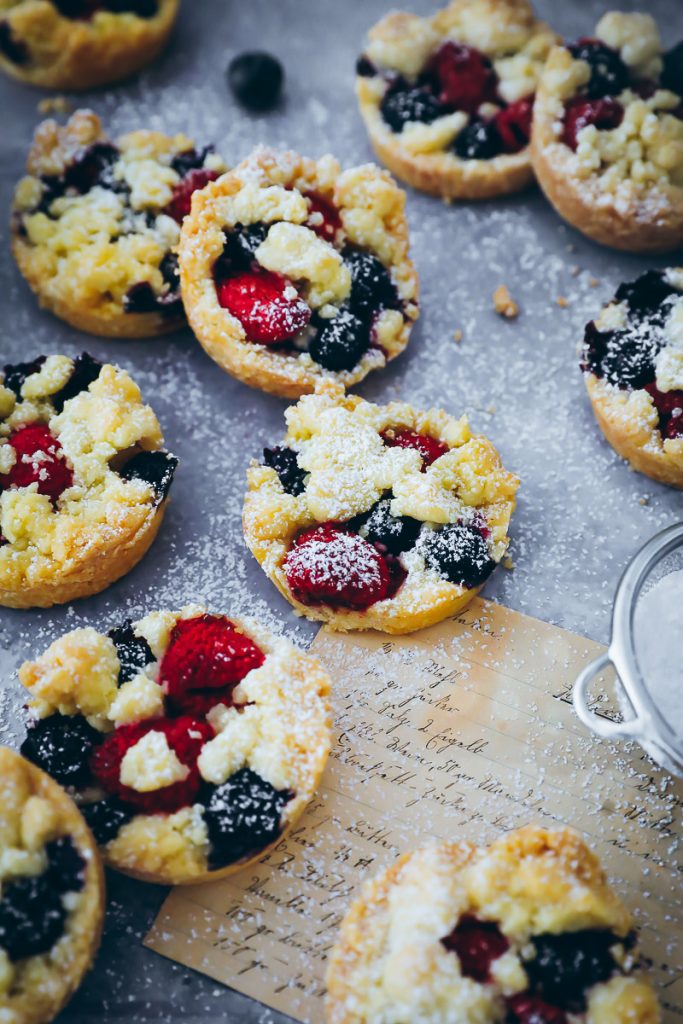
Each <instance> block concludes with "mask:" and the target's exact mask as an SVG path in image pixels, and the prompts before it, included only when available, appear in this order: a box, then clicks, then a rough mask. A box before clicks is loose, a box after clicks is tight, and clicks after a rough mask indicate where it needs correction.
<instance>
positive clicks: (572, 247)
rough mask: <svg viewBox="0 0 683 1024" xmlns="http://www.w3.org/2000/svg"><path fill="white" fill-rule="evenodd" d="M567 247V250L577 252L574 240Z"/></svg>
mask: <svg viewBox="0 0 683 1024" xmlns="http://www.w3.org/2000/svg"><path fill="white" fill-rule="evenodd" d="M566 249H567V252H576V246H575V245H574V243H573V242H570V243H569V245H567V246H566Z"/></svg>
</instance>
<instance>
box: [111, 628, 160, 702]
mask: <svg viewBox="0 0 683 1024" xmlns="http://www.w3.org/2000/svg"><path fill="white" fill-rule="evenodd" d="M107 636H108V637H109V639H110V640H113V642H114V647H115V648H116V653H117V655H118V658H119V662H120V664H121V668H120V669H119V686H121V685H122V684H123V683H127V682H128V680H129V679H132V678H133V676H136V675H137V674H138V672H142V670H143V668H144V667H145V665H149V664H151V662H153V661H154V654H153V653H152V649H151V648H150V646H149V644H148V643H147V641H146V640H145V638H144V636H138V635H137V634H136V633H135V632H134V631H133V624H132V622H131V620H130V619H126V621H125V622H124V623H123V625H122V626H116V627H115V628H114V629H110V630H109V632H108V633H107Z"/></svg>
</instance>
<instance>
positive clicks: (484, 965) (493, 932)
mask: <svg viewBox="0 0 683 1024" xmlns="http://www.w3.org/2000/svg"><path fill="white" fill-rule="evenodd" d="M441 942H442V944H443V945H444V946H445V947H446V949H448V950H449V951H450V952H451V953H455V954H456V956H457V957H458V960H459V961H460V970H461V971H462V974H463V977H465V978H472V979H473V980H474V981H478V982H480V984H482V985H483V984H484V983H485V982H487V981H490V980H491V964H492V963H493V962H494V960H497V959H498V958H499V957H501V956H502V955H503V953H507V951H508V949H509V948H510V943H509V942H508V940H507V939H506V938H505V936H504V935H503V933H502V932H501V930H500V928H499V927H498V925H497V924H496V923H495V921H480V920H479V919H478V918H476V917H470V916H467V917H463V918H461V919H460V921H459V922H458V923H457V925H456V926H455V928H454V929H453V931H452V932H451V933H450V935H446V936H445V938H443V939H442V940H441Z"/></svg>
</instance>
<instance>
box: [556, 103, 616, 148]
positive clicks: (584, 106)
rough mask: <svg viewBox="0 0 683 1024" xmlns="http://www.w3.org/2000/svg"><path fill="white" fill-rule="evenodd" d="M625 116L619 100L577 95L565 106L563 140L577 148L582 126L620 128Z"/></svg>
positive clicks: (570, 146)
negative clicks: (588, 97) (588, 98)
mask: <svg viewBox="0 0 683 1024" xmlns="http://www.w3.org/2000/svg"><path fill="white" fill-rule="evenodd" d="M623 116H624V108H623V107H622V105H621V103H619V101H618V100H614V99H611V98H610V97H606V98H605V99H598V100H586V99H584V98H583V97H582V96H577V97H575V98H574V99H573V100H570V102H569V103H568V104H567V106H566V107H565V112H564V126H563V129H562V141H563V142H564V144H565V146H569V148H570V149H573V150H576V147H577V145H578V134H579V132H580V131H581V129H582V128H585V127H586V126H587V125H589V124H594V125H595V127H596V128H598V129H599V130H601V131H603V130H604V131H606V130H607V129H610V128H618V127H619V125H620V124H621V122H622V119H623Z"/></svg>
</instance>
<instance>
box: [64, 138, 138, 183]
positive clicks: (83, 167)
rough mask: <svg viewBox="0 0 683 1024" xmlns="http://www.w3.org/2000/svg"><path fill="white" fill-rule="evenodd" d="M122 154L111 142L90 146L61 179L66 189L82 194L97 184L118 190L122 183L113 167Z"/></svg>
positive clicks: (96, 143)
mask: <svg viewBox="0 0 683 1024" xmlns="http://www.w3.org/2000/svg"><path fill="white" fill-rule="evenodd" d="M120 155H121V154H120V152H119V150H118V149H117V147H116V146H114V145H113V144H112V143H111V142H95V143H93V145H92V146H88V148H87V149H84V150H82V152H81V153H80V154H79V156H78V157H77V158H76V159H75V160H74V161H73V162H72V163H71V164H70V165H69V167H67V169H66V170H65V172H64V174H63V176H62V179H61V181H62V185H63V188H64V190H65V191H66V189H71V188H72V189H75V190H76V192H79V193H80V194H81V195H84V194H85V193H86V192H89V191H90V190H91V189H92V188H95V186H99V187H101V188H108V189H110V190H112V191H117V190H118V188H120V187H121V184H122V183H120V182H119V181H118V180H117V179H116V178H115V177H114V173H113V167H114V164H115V163H116V162H117V160H118V159H119V156H120ZM124 187H125V186H124Z"/></svg>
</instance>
